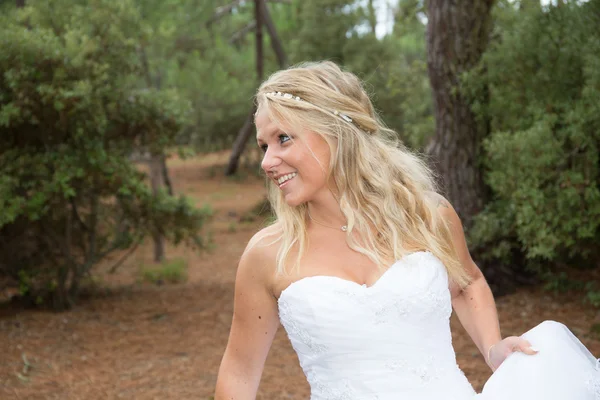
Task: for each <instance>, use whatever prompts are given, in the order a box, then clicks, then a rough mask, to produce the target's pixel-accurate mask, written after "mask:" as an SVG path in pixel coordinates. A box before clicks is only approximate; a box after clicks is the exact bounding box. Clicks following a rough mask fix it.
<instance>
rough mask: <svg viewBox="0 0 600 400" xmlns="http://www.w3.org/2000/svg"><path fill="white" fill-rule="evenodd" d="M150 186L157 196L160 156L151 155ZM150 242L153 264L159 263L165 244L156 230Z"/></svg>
mask: <svg viewBox="0 0 600 400" xmlns="http://www.w3.org/2000/svg"><path fill="white" fill-rule="evenodd" d="M150 184H151V186H152V193H153V194H154V195H155V196H156V195H157V194H158V191H159V190H160V188H161V187H163V186H164V180H163V168H162V156H161V155H160V154H153V155H152V156H151V159H150ZM152 240H153V241H154V262H156V263H160V262H162V261H163V260H164V259H165V244H164V238H163V236H162V235H161V234H160V232H159V231H158V229H155V230H154V232H153V234H152Z"/></svg>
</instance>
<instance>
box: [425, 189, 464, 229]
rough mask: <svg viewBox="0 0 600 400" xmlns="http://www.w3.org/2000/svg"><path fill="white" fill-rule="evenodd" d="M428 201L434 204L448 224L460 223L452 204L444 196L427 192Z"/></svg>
mask: <svg viewBox="0 0 600 400" xmlns="http://www.w3.org/2000/svg"><path fill="white" fill-rule="evenodd" d="M427 196H428V197H429V199H430V200H431V201H432V202H433V204H435V206H436V208H437V210H438V212H439V213H440V215H441V216H442V217H443V218H444V219H445V220H446V221H448V222H453V223H456V222H460V218H459V217H458V214H457V213H456V210H455V209H454V207H452V204H450V202H449V201H448V199H446V198H445V197H444V196H442V195H441V194H439V193H437V192H427Z"/></svg>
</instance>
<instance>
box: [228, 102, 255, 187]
mask: <svg viewBox="0 0 600 400" xmlns="http://www.w3.org/2000/svg"><path fill="white" fill-rule="evenodd" d="M255 112H256V106H253V107H252V110H250V113H249V114H248V117H247V118H246V122H244V126H242V129H240V132H239V133H238V136H237V138H236V139H235V143H234V144H233V149H232V150H231V156H230V157H229V163H228V164H227V168H226V169H225V175H227V176H230V175H233V174H235V172H236V171H237V168H238V164H239V163H240V157H241V156H242V153H243V152H244V147H246V143H247V142H248V139H250V136H251V135H252V132H254V129H252V125H253V124H252V121H253V120H254V113H255Z"/></svg>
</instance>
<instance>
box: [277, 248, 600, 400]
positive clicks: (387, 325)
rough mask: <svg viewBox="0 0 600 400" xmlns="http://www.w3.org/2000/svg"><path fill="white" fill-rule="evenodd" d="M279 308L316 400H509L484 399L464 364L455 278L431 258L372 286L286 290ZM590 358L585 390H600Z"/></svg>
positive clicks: (308, 283) (302, 285)
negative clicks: (458, 349)
mask: <svg viewBox="0 0 600 400" xmlns="http://www.w3.org/2000/svg"><path fill="white" fill-rule="evenodd" d="M278 307H279V317H280V320H281V323H282V325H283V326H284V328H285V330H286V331H287V334H288V337H289V339H290V341H291V344H292V346H293V348H294V350H295V351H296V353H297V355H298V359H299V362H300V365H301V367H302V369H303V371H304V373H305V375H306V378H307V380H308V382H309V384H310V387H311V400H358V399H361V400H362V399H365V400H367V399H378V400H392V399H394V400H399V399H410V400H433V399H448V400H454V399H456V400H466V399H472V398H473V397H475V396H478V397H481V398H482V399H483V398H484V396H487V397H485V399H486V400H487V399H494V400H497V399H498V400H500V398H501V397H497V396H496V397H494V393H488V394H487V395H486V393H485V390H484V394H483V395H477V394H476V393H475V391H474V390H473V388H472V386H471V385H470V384H469V382H468V381H467V379H466V377H465V376H464V374H463V373H462V371H461V370H460V369H459V367H458V366H457V364H456V357H455V353H454V349H453V347H452V336H451V332H450V315H451V313H452V306H451V296H450V291H449V288H448V275H447V272H446V268H445V267H444V265H443V264H442V262H441V261H440V260H439V259H438V258H437V257H435V256H434V255H433V254H432V253H430V252H426V251H423V252H416V253H412V254H409V255H407V256H405V257H403V258H402V259H401V260H398V261H397V262H395V263H394V264H393V265H392V266H390V267H389V268H388V269H387V270H386V271H385V273H384V274H383V275H382V276H381V277H380V278H379V280H378V281H377V282H376V283H375V284H373V285H372V286H366V285H360V284H357V283H355V282H352V281H348V280H345V279H342V278H338V277H334V276H312V277H306V278H302V279H300V280H298V281H296V282H294V283H292V284H291V285H290V286H288V287H287V288H286V289H285V290H283V292H282V293H281V295H280V297H279V300H278ZM546 325H548V324H546ZM581 346H582V347H583V345H581ZM583 349H584V350H583V351H582V354H584V351H587V349H585V348H583ZM533 357H537V356H533ZM590 357H591V355H590ZM585 358H586V357H584V359H585ZM587 358H588V359H585V361H583V363H584V364H582V365H584V368H586V367H588V368H587V369H589V370H590V373H591V374H592V375H591V378H590V379H589V380H586V387H585V388H584V387H583V386H584V385H581V386H582V390H588V388H589V387H591V385H594V384H596V383H595V381H594V379H595V377H594V376H593V372H592V369H591V368H589V365H588V364H590V361H591V359H589V357H587ZM509 359H510V357H509ZM592 359H593V357H592ZM593 360H594V361H595V359H593ZM507 361H508V360H507ZM501 368H502V367H501ZM594 371H596V370H595V369H594ZM598 373H600V371H598ZM499 379H500V380H502V379H503V378H502V377H500V378H499ZM497 381H498V379H496V380H495V382H497ZM599 382H600V380H599ZM496 385H498V384H497V383H496ZM599 390H600V389H599ZM590 393H592V392H591V391H590ZM599 393H600V392H599ZM495 394H496V395H499V393H498V392H497V389H496V393H495ZM599 396H600V395H599ZM580 398H581V399H582V400H598V399H600V397H599V398H598V399H596V398H593V397H589V399H588V398H584V397H580ZM557 399H558V398H557ZM576 399H579V398H576ZM503 400H508V398H506V399H503ZM511 400H513V399H512V398H511ZM561 400H562V399H561ZM564 400H566V399H564ZM569 400H571V399H570V398H569Z"/></svg>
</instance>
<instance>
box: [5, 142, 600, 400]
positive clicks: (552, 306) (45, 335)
mask: <svg viewBox="0 0 600 400" xmlns="http://www.w3.org/2000/svg"><path fill="white" fill-rule="evenodd" d="M226 157H227V155H226V154H225V153H220V154H214V155H211V156H209V157H207V156H205V157H202V158H193V159H188V160H180V159H176V158H175V159H171V160H170V161H169V169H170V173H171V178H172V180H173V185H174V189H175V191H176V192H177V193H185V194H187V195H189V196H192V197H193V198H194V199H195V200H196V201H197V204H198V205H203V204H206V203H209V204H211V206H212V208H213V209H214V211H215V214H214V217H213V219H212V220H211V222H210V224H209V228H210V230H211V231H212V232H213V246H212V247H213V248H212V250H210V251H208V252H200V253H199V252H196V251H193V250H191V249H189V248H184V247H180V248H173V247H169V246H167V257H168V259H170V260H173V259H178V258H182V259H184V260H185V261H186V262H187V266H188V278H187V281H186V282H185V283H178V284H162V285H155V284H150V283H144V282H141V280H140V277H141V272H140V271H141V268H142V267H141V266H144V265H151V264H152V263H151V257H152V246H151V243H150V241H148V243H146V244H144V245H142V246H140V247H139V248H138V249H137V251H136V252H135V253H134V254H133V255H132V256H131V257H130V258H129V259H128V260H127V262H126V263H125V264H124V265H123V266H122V267H121V268H120V269H119V270H118V271H117V273H115V274H112V275H106V274H103V273H102V270H103V266H101V267H100V268H99V269H98V272H97V275H96V276H97V282H98V283H97V287H96V288H95V289H94V290H93V295H91V296H87V297H86V298H84V299H83V300H82V301H81V302H80V304H79V305H78V306H77V307H76V308H75V309H74V310H72V311H69V312H65V313H53V312H49V311H43V310H23V309H21V308H19V307H18V306H16V305H14V304H5V305H3V306H2V307H0V399H28V400H36V399H61V400H62V399H86V400H92V399H120V398H124V399H161V400H168V399H210V398H211V397H212V395H213V391H214V385H215V381H216V376H217V371H218V368H219V363H220V360H221V357H222V354H223V350H224V348H225V345H226V343H227V337H228V333H229V327H230V323H231V315H232V301H233V287H234V280H235V271H236V267H237V262H238V259H239V257H240V255H241V253H242V251H243V249H244V247H245V245H246V243H247V241H248V239H249V238H250V237H251V236H252V235H253V233H254V232H256V231H257V230H258V229H259V228H260V227H261V225H262V224H263V223H264V222H263V221H261V220H260V219H258V220H255V221H253V222H240V217H241V216H243V215H245V214H246V213H247V212H248V211H249V210H250V209H252V207H254V206H255V205H256V204H257V203H259V202H260V201H261V199H262V198H263V196H264V192H265V190H264V181H263V179H261V178H259V177H256V176H254V175H253V174H247V176H245V177H244V178H243V179H240V178H237V179H236V178H224V177H222V176H221V175H222V172H221V171H222V170H223V168H222V164H223V163H224V162H225V161H226ZM215 172H217V173H215ZM106 266H108V264H107V265H106ZM106 266H104V267H106ZM580 278H582V279H586V280H592V279H595V280H599V279H600V276H599V274H598V271H596V272H590V273H587V274H586V275H585V276H583V277H580ZM0 294H2V293H0ZM10 294H11V293H9V292H8V291H6V293H4V294H3V295H4V297H7V296H9V295H10ZM582 298H583V293H581V292H569V293H566V294H554V293H551V292H548V291H545V290H543V288H542V286H541V285H539V286H535V287H528V288H523V289H520V290H519V291H518V292H516V293H514V294H510V295H507V296H504V297H502V298H499V299H497V305H498V311H499V316H500V321H501V326H502V333H503V335H504V336H507V335H518V334H521V333H523V332H524V331H526V330H528V329H529V328H531V327H533V326H535V325H536V324H538V323H540V322H542V321H544V320H547V319H553V320H557V321H560V322H564V323H565V324H567V325H568V326H569V327H570V328H571V330H572V331H573V332H574V333H575V335H577V336H578V337H579V338H580V340H581V341H582V342H583V343H584V344H585V345H586V346H588V348H589V349H590V350H591V351H592V352H593V353H594V354H595V355H596V356H598V355H600V334H599V333H598V326H600V325H599V324H600V313H599V312H598V310H597V309H594V308H592V307H591V306H590V305H588V304H584V303H583V301H582ZM451 324H452V330H453V344H454V347H455V350H456V354H457V360H458V363H459V365H460V367H461V368H462V369H463V370H464V372H465V374H466V376H467V378H468V379H469V380H470V382H471V383H472V384H473V386H474V387H475V388H476V389H477V390H480V389H481V387H482V385H483V383H484V382H485V380H486V379H487V378H488V377H489V375H490V371H489V369H488V368H487V366H486V365H485V363H484V362H483V358H482V357H481V355H480V354H479V353H478V351H477V349H476V347H475V346H474V345H473V343H472V342H471V340H470V339H469V337H468V335H467V334H466V333H465V331H464V330H463V329H462V327H461V326H460V324H459V323H458V320H457V319H456V317H455V316H453V317H452V320H451ZM308 397H309V388H308V385H307V383H306V381H305V378H304V376H303V374H302V371H301V369H300V367H299V366H298V361H297V358H296V356H295V354H294V352H293V349H292V347H291V346H290V344H289V341H288V339H287V336H286V334H285V332H284V331H283V329H282V328H280V329H279V332H278V333H277V335H276V338H275V341H274V343H273V346H272V349H271V352H270V353H269V357H268V360H267V363H266V366H265V370H264V374H263V378H262V381H261V386H260V389H259V395H258V399H265V400H266V399H298V400H299V399H307V398H308Z"/></svg>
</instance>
